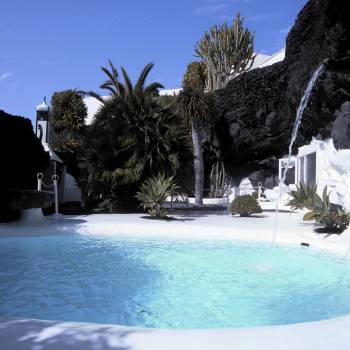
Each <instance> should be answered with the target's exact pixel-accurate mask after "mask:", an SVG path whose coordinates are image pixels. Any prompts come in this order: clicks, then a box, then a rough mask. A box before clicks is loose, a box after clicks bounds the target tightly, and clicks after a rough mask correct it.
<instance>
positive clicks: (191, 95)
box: [178, 88, 217, 128]
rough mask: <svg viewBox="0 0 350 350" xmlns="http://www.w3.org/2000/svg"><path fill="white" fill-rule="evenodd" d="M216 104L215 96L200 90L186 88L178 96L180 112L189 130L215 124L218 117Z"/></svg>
mask: <svg viewBox="0 0 350 350" xmlns="http://www.w3.org/2000/svg"><path fill="white" fill-rule="evenodd" d="M216 103H217V101H216V98H215V95H214V94H211V93H206V92H204V91H200V90H194V89H188V88H185V89H183V90H182V91H181V92H180V94H179V96H178V107H179V112H180V114H181V115H182V117H183V120H184V123H185V124H186V125H187V126H188V127H189V128H191V127H192V125H194V126H195V127H202V126H206V125H209V124H211V123H213V122H214V121H215V119H216V117H217V104H216Z"/></svg>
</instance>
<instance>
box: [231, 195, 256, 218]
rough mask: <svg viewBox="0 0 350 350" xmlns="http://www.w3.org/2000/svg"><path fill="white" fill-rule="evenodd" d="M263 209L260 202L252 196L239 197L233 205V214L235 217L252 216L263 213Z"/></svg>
mask: <svg viewBox="0 0 350 350" xmlns="http://www.w3.org/2000/svg"><path fill="white" fill-rule="evenodd" d="M261 212H262V210H261V207H260V205H259V203H258V201H257V200H256V199H255V198H254V197H253V196H251V195H250V194H245V195H243V196H239V197H237V198H235V199H234V200H233V202H232V203H231V213H232V214H233V215H235V214H239V215H240V216H250V215H251V214H258V213H261Z"/></svg>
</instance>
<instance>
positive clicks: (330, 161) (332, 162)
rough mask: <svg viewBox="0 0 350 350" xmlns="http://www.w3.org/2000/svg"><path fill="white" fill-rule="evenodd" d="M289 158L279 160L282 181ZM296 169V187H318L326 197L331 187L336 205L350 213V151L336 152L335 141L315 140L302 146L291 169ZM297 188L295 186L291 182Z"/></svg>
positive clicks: (294, 158)
mask: <svg viewBox="0 0 350 350" xmlns="http://www.w3.org/2000/svg"><path fill="white" fill-rule="evenodd" d="M286 162H287V159H286V158H283V159H280V160H279V180H281V179H282V176H283V171H284V170H283V168H285V166H286ZM292 168H294V171H295V173H294V179H295V181H294V184H296V185H300V184H305V185H307V186H310V185H317V192H318V193H319V194H320V195H322V192H323V189H324V188H325V187H326V186H327V189H328V192H330V200H331V202H332V203H335V204H339V205H342V206H344V207H345V209H347V210H350V191H349V188H350V150H349V149H342V150H336V148H335V147H334V144H333V140H332V139H329V140H327V141H319V140H316V139H313V140H312V141H311V143H310V144H309V145H306V146H302V147H300V148H299V150H298V154H297V155H296V156H295V157H293V158H292V159H291V163H290V166H289V169H292ZM287 185H293V183H292V184H291V183H287Z"/></svg>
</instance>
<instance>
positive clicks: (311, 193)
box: [288, 183, 317, 210]
mask: <svg viewBox="0 0 350 350" xmlns="http://www.w3.org/2000/svg"><path fill="white" fill-rule="evenodd" d="M290 195H291V197H292V198H293V199H291V200H290V201H289V203H288V206H290V207H291V208H292V210H298V209H304V208H310V207H311V205H312V203H313V202H314V198H315V197H316V195H317V185H308V186H306V185H304V184H303V183H300V185H299V186H298V185H297V186H296V190H295V191H291V192H290Z"/></svg>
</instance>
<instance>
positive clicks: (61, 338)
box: [0, 213, 350, 350]
mask: <svg viewBox="0 0 350 350" xmlns="http://www.w3.org/2000/svg"><path fill="white" fill-rule="evenodd" d="M288 215H289V214H282V215H281V216H280V218H279V220H278V227H279V230H280V231H283V234H282V233H281V234H280V235H278V236H277V239H276V241H275V243H276V244H282V245H300V243H302V242H305V243H308V244H310V246H311V248H316V249H322V250H327V251H330V252H333V253H335V254H337V255H339V256H345V255H346V253H347V251H348V248H349V246H350V237H348V236H350V235H349V234H348V233H349V230H347V231H346V232H345V233H343V235H341V236H330V237H325V236H317V235H315V234H314V233H313V232H312V231H313V228H314V226H313V225H308V224H302V223H301V217H302V213H297V214H293V216H289V217H288ZM259 219H261V220H263V221H264V223H265V224H264V225H259V232H256V227H257V226H256V222H255V223H254V222H253V221H252V220H259ZM43 223H45V225H43ZM231 223H232V225H233V226H230V224H231ZM174 224H175V225H174ZM273 226H274V214H273V213H264V217H260V218H259V217H258V218H248V219H247V218H232V217H228V216H227V217H225V216H220V215H215V214H214V215H210V216H205V217H204V218H203V217H202V218H196V219H194V220H193V221H183V222H181V221H179V222H176V223H175V222H157V221H153V220H145V219H143V218H142V215H138V214H112V215H92V216H87V217H86V216H74V217H60V218H57V219H49V220H48V221H44V222H41V223H40V222H39V223H38V224H36V223H25V222H22V223H20V224H8V225H0V239H1V237H8V236H13V235H14V234H13V233H14V232H16V233H15V235H20V236H31V235H33V234H32V233H33V230H36V233H35V235H41V234H80V235H101V234H103V235H106V236H116V235H118V236H120V237H130V236H132V237H138V238H141V237H168V238H178V239H191V240H192V239H201V240H202V239H215V240H227V239H228V240H235V241H248V242H271V241H272V240H273V232H271V228H272V227H273ZM101 229H102V230H103V232H101ZM45 230H46V231H45ZM138 230H139V231H138ZM213 230H215V233H213ZM135 231H136V232H138V234H135ZM243 231H244V232H243ZM11 232H12V233H11ZM349 329H350V315H346V316H342V317H338V318H333V319H329V320H322V321H318V322H307V323H297V324H291V325H281V326H264V327H252V328H251V327H247V328H245V327H242V328H241V327H239V328H228V329H147V328H137V327H124V326H117V325H106V324H93V323H76V322H59V321H45V320H33V319H1V318H0V341H1V344H2V346H4V349H11V350H20V349H35V350H41V349H50V350H51V349H53V350H55V349H57V350H58V349H60V350H61V349H84V350H85V349H91V350H92V349H94V350H96V349H103V350H105V349H107V350H109V349H118V350H126V349H128V350H148V349H149V350H150V349H152V350H158V349H159V350H160V349H169V350H173V349H177V350H178V349H184V350H187V349H188V350H190V349H201V350H207V349H208V350H209V349H218V350H226V349H227V350H228V349H230V350H231V349H232V348H233V347H235V348H237V349H244V350H252V349H260V350H264V349H266V350H267V349H269V350H275V349H276V350H277V349H278V350H281V349H284V350H289V349H290V350H292V349H293V350H296V349H301V350H303V349H305V350H314V349H315V350H316V349H317V350H323V349H327V350H328V349H337V350H342V349H344V350H345V349H349V348H350V332H348V330H349Z"/></svg>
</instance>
